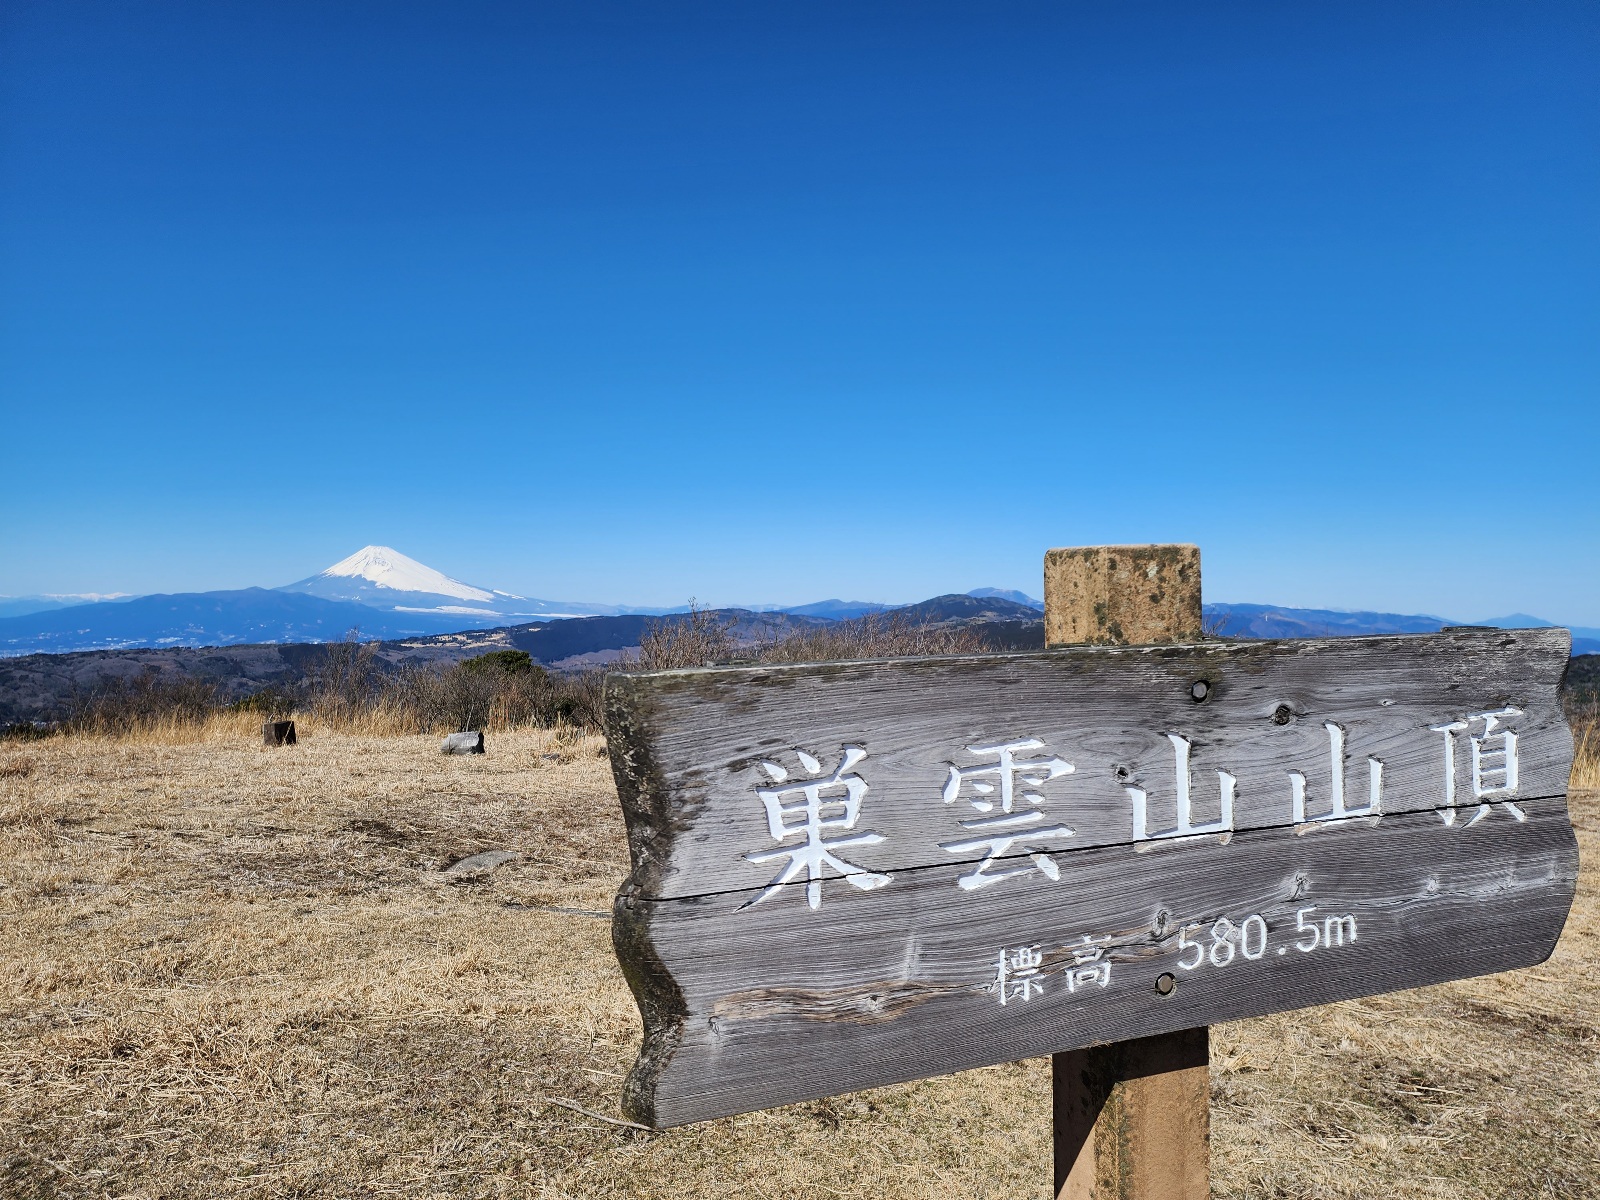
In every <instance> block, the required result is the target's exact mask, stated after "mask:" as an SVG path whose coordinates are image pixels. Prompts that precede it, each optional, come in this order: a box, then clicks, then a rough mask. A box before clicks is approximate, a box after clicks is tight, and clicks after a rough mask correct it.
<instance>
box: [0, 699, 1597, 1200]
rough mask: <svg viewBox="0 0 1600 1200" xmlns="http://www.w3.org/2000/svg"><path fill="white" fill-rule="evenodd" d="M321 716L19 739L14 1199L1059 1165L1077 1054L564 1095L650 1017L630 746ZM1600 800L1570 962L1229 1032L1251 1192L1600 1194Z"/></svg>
mask: <svg viewBox="0 0 1600 1200" xmlns="http://www.w3.org/2000/svg"><path fill="white" fill-rule="evenodd" d="M309 732H310V734H311V736H310V737H309V738H307V739H306V740H304V741H303V742H302V743H301V744H300V745H299V746H296V747H293V748H285V749H281V750H267V749H264V748H262V747H260V746H258V745H254V744H252V743H251V741H250V738H249V736H248V731H247V730H246V729H244V728H243V727H242V726H239V727H235V726H231V725H229V724H227V723H225V722H224V723H219V724H216V725H214V726H213V727H212V728H211V729H210V731H209V733H208V735H207V736H206V737H205V738H204V739H203V740H198V741H194V740H185V737H186V736H189V735H186V734H184V733H183V731H181V730H173V731H171V733H170V735H169V736H168V737H166V738H165V739H163V738H160V737H151V738H147V739H145V740H141V741H109V740H97V739H89V738H76V739H63V738H52V739H48V740H45V741H41V742H37V743H32V744H0V930H3V931H4V934H5V936H4V937H3V938H0V980H3V989H0V1195H3V1196H5V1197H8V1198H9V1197H55V1196H62V1197H77V1196H96V1197H99V1196H121V1197H141V1198H148V1200H154V1198H156V1197H191V1196H194V1197H200V1196H239V1197H243V1196H297V1195H299V1196H414V1197H423V1196H463V1197H467V1196H470V1197H477V1196H486V1197H490V1196H539V1197H546V1196H548V1197H565V1196H573V1197H579V1196H582V1197H590V1196H627V1197H669V1196H671V1197H700V1196H705V1197H724V1196H726V1197H733V1196H738V1197H746V1196H750V1197H778V1196H780V1195H783V1196H792V1195H796V1194H801V1193H804V1194H806V1195H820V1196H861V1197H867V1196H871V1197H882V1198H892V1197H913V1196H916V1197H922V1196H939V1197H945V1196H959V1197H968V1196H972V1197H978V1196H994V1197H1000V1196H1006V1197H1020V1196H1037V1197H1044V1196H1046V1195H1048V1192H1049V1175H1050V1155H1049V1078H1048V1064H1047V1063H1046V1062H1043V1061H1030V1062H1026V1063H1020V1064H1013V1065H1008V1066H1003V1067H995V1068H991V1069H989V1070H984V1071H974V1072H969V1073H966V1074H963V1075H958V1076H952V1077H947V1078H943V1079H935V1080H927V1081H924V1082H921V1083H918V1084H913V1085H908V1086H904V1087H896V1088H887V1089H882V1090H879V1091H874V1092H868V1093H862V1094H859V1095H854V1096H847V1097H842V1098H838V1099H835V1100H832V1101H826V1102H822V1103H818V1104H810V1105H801V1106H797V1107H794V1108H789V1109H783V1110H779V1111H775V1112H770V1113H760V1114H752V1115H749V1116H744V1117H737V1118H733V1119H731V1120H726V1121H719V1122H715V1123H712V1124H709V1125H705V1126H699V1127H693V1128H688V1129H682V1130H676V1131H672V1132H669V1133H666V1134H660V1135H652V1134H645V1133H639V1132H635V1131H632V1130H628V1129H625V1128H620V1127H618V1126H615V1125H610V1124H607V1123H605V1122H604V1121H602V1120H598V1119H595V1118H594V1117H591V1116H588V1115H585V1114H583V1113H581V1112H578V1111H575V1110H574V1109H572V1108H569V1107H565V1106H564V1105H563V1104H562V1103H557V1102H558V1101H561V1102H566V1103H567V1104H576V1105H579V1106H581V1107H584V1108H588V1109H591V1110H593V1111H594V1112H596V1113H600V1114H612V1115H614V1114H615V1097H616V1095H617V1092H618V1087H619V1084H620V1082H621V1077H622V1074H623V1072H624V1071H625V1070H626V1069H627V1066H628V1064H629V1062H630V1061H631V1058H632V1054H633V1049H634V1046H635V1044H636V1041H637V1023H638V1018H637V1016H636V1014H635V1012H634V1009H633V1005H632V1000H631V997H630V996H629V994H628V992H627V989H626V987H625V986H624V984H623V983H622V980H621V978H620V976H619V974H618V972H617V969H616V966H615V964H614V960H613V958H612V955H611V948H610V939H609V927H608V924H607V922H606V920H605V919H603V914H605V913H606V911H607V909H608V906H609V902H610V897H611V893H612V891H613V890H614V889H615V886H616V882H617V879H618V878H619V876H620V875H621V873H622V871H623V870H624V868H625V865H626V849H625V846H624V843H623V839H622V830H621V824H620V820H619V818H618V815H617V806H616V799H615V795H614V793H613V791H612V788H611V784H610V779H609V771H608V770H607V768H606V764H605V760H604V759H603V758H602V757H601V756H600V753H599V751H600V743H599V741H598V740H597V739H594V738H582V737H577V736H557V735H554V734H551V733H537V732H527V733H515V734H499V735H493V736H492V737H491V744H490V751H491V752H490V754H489V755H487V756H485V757H482V758H476V757H474V758H445V757H443V756H441V755H439V754H438V753H437V751H436V747H437V741H436V740H435V739H432V738H420V737H419V738H412V737H353V736H347V735H340V734H335V733H331V732H327V731H321V732H319V731H317V730H315V729H313V730H310V731H309ZM1574 813H1575V819H1576V822H1577V824H1578V825H1579V827H1580V831H1581V832H1580V838H1581V840H1582V850H1583V854H1584V864H1585V871H1584V875H1583V879H1582V882H1581V884H1580V892H1579V897H1578V902H1577V907H1576V908H1575V910H1574V913H1573V917H1572V920H1571V921H1570V922H1569V924H1568V927H1567V932H1566V935H1565V937H1564V938H1563V940H1562V942H1561V945H1560V946H1559V948H1558V949H1557V951H1556V955H1555V957H1554V958H1553V959H1552V960H1551V961H1550V962H1549V963H1546V964H1544V965H1543V966H1540V967H1537V968H1534V969H1532V970H1528V971H1521V972H1516V973H1514V974H1510V975H1504V976H1498V977H1495V978H1491V979H1487V980H1481V981H1475V982H1468V983H1462V984H1452V985H1447V986H1443V987H1438V988H1431V989H1426V990H1423V991H1416V992H1407V993H1401V994H1398V995H1394V996H1387V997H1378V998H1374V999H1371V1000H1366V1001H1361V1002H1357V1003H1350V1004H1341V1005H1336V1006H1333V1007H1330V1008H1325V1009H1317V1010H1312V1011H1307V1012H1300V1013H1290V1014H1284V1015H1281V1016H1276V1017H1270V1018H1265V1019H1262V1020H1257V1021H1248V1022H1242V1023H1239V1024H1237V1025H1229V1026H1219V1027H1218V1028H1217V1029H1216V1030H1215V1031H1214V1034H1213V1039H1214V1040H1213V1059H1214V1063H1213V1120H1214V1138H1215V1142H1214V1156H1213V1157H1214V1177H1215V1184H1214V1189H1215V1192H1216V1194H1217V1195H1220V1196H1227V1197H1244V1196H1252V1197H1256V1196H1259V1197H1318V1198H1322V1197H1357V1196H1360V1197H1384V1198H1385V1200H1409V1198H1413V1197H1414V1198H1419V1200H1420V1198H1423V1197H1427V1198H1443V1197H1478V1196H1495V1197H1508V1198H1509V1197H1518V1198H1521V1197H1533V1196H1552V1197H1555V1196H1560V1197H1579V1196H1600V1183H1597V1182H1596V1180H1597V1178H1600V878H1597V875H1596V871H1595V866H1594V864H1595V862H1596V861H1597V854H1600V798H1597V797H1596V796H1595V795H1594V794H1592V793H1589V794H1583V795H1580V796H1577V797H1575V799H1574ZM485 849H509V850H513V851H516V852H518V853H519V854H520V855H521V856H522V857H521V859H520V861H518V862H516V863H514V864H512V865H510V866H507V867H504V868H502V869H500V870H498V871H496V872H494V873H493V874H492V875H490V876H488V877H486V878H477V879H473V878H461V877H459V876H457V875H452V874H449V873H445V872H443V871H442V868H445V867H447V866H448V865H449V864H450V863H451V862H453V861H454V860H456V859H458V858H460V857H462V856H464V855H468V854H472V853H475V852H477V851H480V850H485ZM593 914H602V916H596V915H593Z"/></svg>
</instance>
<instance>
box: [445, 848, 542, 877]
mask: <svg viewBox="0 0 1600 1200" xmlns="http://www.w3.org/2000/svg"><path fill="white" fill-rule="evenodd" d="M520 857H522V856H521V855H519V854H517V853H516V852H515V851H513V850H485V851H483V852H482V853H481V854H469V855H468V856H467V857H466V858H463V859H459V860H458V861H456V862H453V863H451V864H450V865H449V866H448V867H446V868H445V869H444V870H443V871H441V872H440V874H441V875H443V876H444V878H446V879H470V878H473V877H475V876H478V875H487V874H489V872H490V871H497V870H499V869H500V868H501V867H503V866H505V865H506V864H507V863H514V862H516V861H517V859H519V858H520Z"/></svg>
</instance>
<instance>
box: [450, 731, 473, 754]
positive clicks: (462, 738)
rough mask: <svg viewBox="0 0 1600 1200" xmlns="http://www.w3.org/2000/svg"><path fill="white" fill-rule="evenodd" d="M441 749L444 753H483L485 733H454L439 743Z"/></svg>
mask: <svg viewBox="0 0 1600 1200" xmlns="http://www.w3.org/2000/svg"><path fill="white" fill-rule="evenodd" d="M439 750H440V752H441V753H444V754H482V753H483V734H482V733H481V732H480V733H452V734H451V735H450V736H449V737H447V738H445V739H444V741H443V742H441V743H440V744H439Z"/></svg>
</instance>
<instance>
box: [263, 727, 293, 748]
mask: <svg viewBox="0 0 1600 1200" xmlns="http://www.w3.org/2000/svg"><path fill="white" fill-rule="evenodd" d="M261 740H262V742H264V743H265V744H266V745H268V746H293V745H294V744H295V737H294V722H293V721H263V722H262V723H261Z"/></svg>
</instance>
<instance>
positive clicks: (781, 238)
mask: <svg viewBox="0 0 1600 1200" xmlns="http://www.w3.org/2000/svg"><path fill="white" fill-rule="evenodd" d="M0 55H3V59H0V389H3V391H0V403H3V406H4V414H3V415H4V420H3V422H0V438H3V439H4V450H5V452H4V455H3V459H0V504H3V506H4V520H3V523H0V592H3V593H13V594H16V593H28V592H61V591H109V590H122V591H133V592H147V591H175V590H191V589H195V590H197V589H208V588H221V587H238V586H246V585H250V584H267V585H273V584H279V583H284V582H288V581H290V580H292V579H296V578H300V577H302V576H305V575H308V574H310V573H312V572H313V571H315V570H318V569H320V568H322V567H323V566H326V565H327V564H329V563H331V562H333V561H334V560H336V559H338V558H341V557H343V556H345V555H346V554H349V553H350V552H352V551H353V550H355V549H356V548H357V547H359V546H361V545H363V544H365V543H368V542H378V543H384V544H388V545H392V546H395V547H397V548H398V549H400V550H402V551H404V552H405V553H407V554H410V555H412V556H413V557H416V558H419V559H421V560H422V561H424V562H426V563H429V564H430V565H433V566H436V567H438V568H440V569H441V570H444V571H446V572H447V573H449V574H452V575H455V576H458V577H460V578H464V579H467V580H469V581H473V582H478V583H482V584H487V585H490V586H495V587H501V588H507V589H511V590H515V591H520V592H524V593H526V594H530V595H535V596H540V597H547V598H556V599H580V600H598V601H613V602H631V603H662V604H672V603H679V602H681V601H682V600H684V599H685V598H686V597H688V596H690V595H695V596H698V597H701V598H702V599H705V600H709V601H711V602H727V601H756V600H763V601H774V602H803V601H808V600H814V599H818V598H821V597H826V596H842V597H846V598H865V599H881V600H889V601H899V600H913V599H918V598H921V597H924V596H927V595H931V594H934V593H936V592H942V591H951V590H965V589H967V588H970V587H976V586H980V585H996V586H1008V587H1011V586H1014V587H1022V588H1026V589H1028V590H1029V591H1032V592H1034V593H1035V594H1037V592H1038V588H1039V572H1040V561H1041V558H1042V555H1043V553H1044V550H1045V549H1046V548H1047V547H1049V546H1053V545H1078V544H1088V543H1102V542H1122V541H1193V542H1198V543H1199V544H1200V545H1201V547H1202V549H1203V552H1204V555H1205V572H1206V594H1207V597H1208V598H1209V599H1219V600H1258V601H1266V602H1276V603H1288V604H1302V605H1317V606H1342V607H1367V608H1384V609H1390V610H1400V611H1419V610H1420V611H1431V612H1438V613H1442V614H1444V615H1447V616H1454V617H1458V618H1473V617H1480V616H1487V615H1492V614H1498V613H1503V612H1506V611H1510V610H1514V609H1521V610H1524V611H1531V612H1534V613H1538V614H1541V615H1544V616H1547V617H1550V618H1552V619H1556V620H1564V621H1567V622H1573V623H1579V624H1590V625H1595V624H1600V437H1597V435H1600V411H1597V410H1600V6H1596V5H1595V4H1594V3H1593V2H1592V0H1583V2H1580V3H1556V2H1546V0H1541V2H1539V3H1527V2H1525V0H1516V2H1513V3H1504V4H1475V3H1464V2H1454V3H1444V4H1425V3H1404V2H1397V0H1385V2H1383V3H1371V4H1362V3H1338V4H1303V3H1282V2H1279V0H1272V2H1270V3H1260V4H1226V3H1215V2H1209V0H1208V2H1207V3H1204V4H1195V3H1189V2H1184V3H1171V4H1141V3H1129V2H1122V0H1119V2H1115V3H1114V2H1112V0H1102V2H1100V3H1096V4H1082V3H1076V4H1074V3H1044V4H1037V5H1022V4H1003V3H983V4H971V5H916V6H910V5H897V6H893V7H887V6H884V7H880V6H874V5H871V4H864V3H849V4H840V5H837V6H827V5H821V4H803V5H783V6H780V5H771V4H736V5H728V6H726V7H715V6H703V5H693V4H628V5H608V4H603V3H593V2H589V0H585V2H584V3H574V4H555V3H540V4H534V3H515V4H510V3H508V4H474V3H451V4H444V3H431V4H416V5H408V4H402V3H382V4H371V5H363V4H339V3H331V4H330V3H326V2H320V3H306V4H299V3H287V2H284V0H271V2H267V0H259V2H256V3H233V4H214V3H193V4H161V3H138V2H134V3H128V2H126V0H117V2H115V3H103V4H100V3H80V2H74V0H48V2H44V3H39V2H30V0H9V2H8V3H7V4H5V5H4V6H3V8H0Z"/></svg>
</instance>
